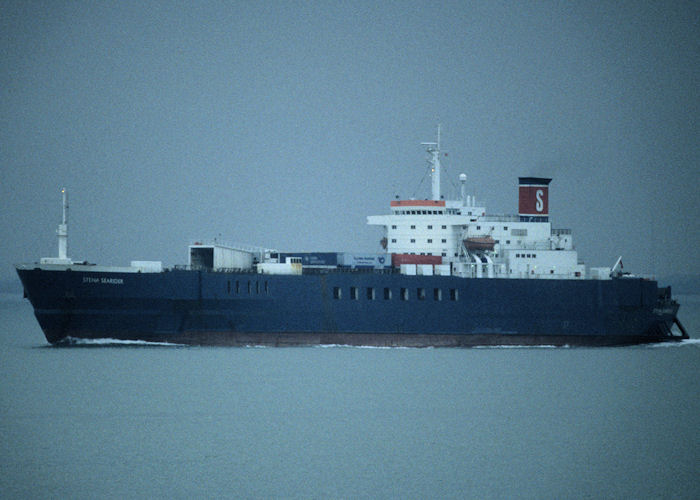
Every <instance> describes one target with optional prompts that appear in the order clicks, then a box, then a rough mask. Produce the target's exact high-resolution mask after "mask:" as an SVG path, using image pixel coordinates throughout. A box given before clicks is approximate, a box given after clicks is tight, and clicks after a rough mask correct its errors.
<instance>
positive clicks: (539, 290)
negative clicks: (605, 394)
mask: <svg viewBox="0 0 700 500" xmlns="http://www.w3.org/2000/svg"><path fill="white" fill-rule="evenodd" d="M17 272H18V274H19V277H20V279H21V281H22V283H23V285H24V290H25V295H26V296H27V297H28V298H29V300H30V301H31V303H32V305H33V307H34V312H35V315H36V317H37V320H38V321H39V324H40V326H41V328H42V330H43V331H44V333H45V335H46V339H47V340H48V341H49V342H50V343H60V342H65V341H66V339H71V338H87V339H90V338H114V339H121V340H144V341H155V342H173V343H182V344H202V345H316V344H347V345H370V346H415V347H427V346H475V345H509V344H511V345H626V344H638V343H648V342H659V341H666V340H678V339H680V338H683V335H673V334H672V327H673V324H674V322H675V321H677V320H676V313H677V310H678V304H677V303H676V302H675V301H673V300H672V299H671V293H670V288H658V286H657V283H656V282H655V281H649V280H642V279H633V278H626V279H612V280H546V279H532V280H528V279H464V278H458V277H451V276H407V275H402V274H396V273H389V272H379V271H373V272H327V273H314V274H303V275H301V276H291V275H261V274H254V273H245V272H242V273H234V272H230V273H229V272H207V271H194V270H177V269H174V270H168V271H164V272H156V273H148V272H144V273H133V272H112V271H110V272H100V271H90V268H89V266H85V267H84V270H83V269H79V270H77V269H73V270H46V269H41V268H39V267H36V268H31V267H30V266H29V267H24V268H22V267H21V268H18V269H17Z"/></svg>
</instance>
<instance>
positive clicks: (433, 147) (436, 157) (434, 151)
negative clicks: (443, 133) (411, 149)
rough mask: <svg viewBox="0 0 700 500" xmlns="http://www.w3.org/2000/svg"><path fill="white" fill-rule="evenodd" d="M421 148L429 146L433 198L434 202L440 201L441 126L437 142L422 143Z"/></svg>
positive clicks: (427, 149)
mask: <svg viewBox="0 0 700 500" xmlns="http://www.w3.org/2000/svg"><path fill="white" fill-rule="evenodd" d="M421 146H428V147H427V148H426V151H427V152H428V154H430V158H429V159H428V163H429V164H430V176H431V177H432V180H433V183H432V184H433V185H432V197H433V200H435V201H439V200H440V124H438V129H437V142H421Z"/></svg>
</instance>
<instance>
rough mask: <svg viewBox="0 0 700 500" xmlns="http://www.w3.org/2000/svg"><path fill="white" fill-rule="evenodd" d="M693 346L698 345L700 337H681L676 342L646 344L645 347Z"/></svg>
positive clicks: (699, 344)
mask: <svg viewBox="0 0 700 500" xmlns="http://www.w3.org/2000/svg"><path fill="white" fill-rule="evenodd" d="M687 346H695V347H700V339H683V340H681V341H678V342H659V343H657V344H648V345H647V346H646V347H652V348H658V347H666V348H668V347H687Z"/></svg>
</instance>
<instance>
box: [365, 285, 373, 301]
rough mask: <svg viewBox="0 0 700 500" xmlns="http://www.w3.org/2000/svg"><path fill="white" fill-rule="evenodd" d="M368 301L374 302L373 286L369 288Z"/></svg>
mask: <svg viewBox="0 0 700 500" xmlns="http://www.w3.org/2000/svg"><path fill="white" fill-rule="evenodd" d="M367 300H374V288H372V287H371V286H368V287H367Z"/></svg>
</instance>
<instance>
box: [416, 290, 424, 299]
mask: <svg viewBox="0 0 700 500" xmlns="http://www.w3.org/2000/svg"><path fill="white" fill-rule="evenodd" d="M416 296H417V297H418V300H425V288H418V289H417V290H416Z"/></svg>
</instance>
